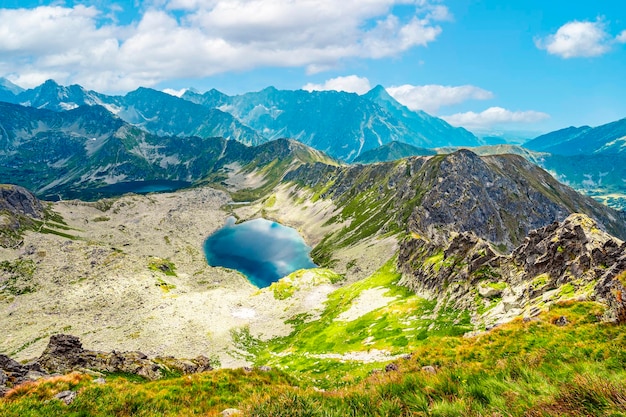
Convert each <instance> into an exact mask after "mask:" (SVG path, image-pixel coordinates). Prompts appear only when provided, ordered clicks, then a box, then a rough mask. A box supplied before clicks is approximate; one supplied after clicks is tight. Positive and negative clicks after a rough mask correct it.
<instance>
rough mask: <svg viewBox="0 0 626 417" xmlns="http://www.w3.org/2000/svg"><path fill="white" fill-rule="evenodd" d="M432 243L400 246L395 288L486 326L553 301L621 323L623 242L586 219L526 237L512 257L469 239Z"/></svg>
mask: <svg viewBox="0 0 626 417" xmlns="http://www.w3.org/2000/svg"><path fill="white" fill-rule="evenodd" d="M444 239H445V238H443V237H442V236H439V240H438V241H437V240H434V239H429V238H427V237H423V236H419V235H417V234H413V236H412V237H410V238H407V239H406V240H405V241H404V242H402V244H401V247H400V253H399V259H398V264H399V266H400V268H401V270H402V271H403V274H404V277H403V280H402V281H401V284H402V285H406V286H408V287H409V288H411V289H413V290H414V291H417V292H420V293H424V294H426V295H427V296H429V297H433V298H437V299H438V300H440V302H442V300H450V302H451V303H452V304H454V305H455V306H456V307H457V308H463V309H467V308H468V309H470V310H472V311H474V317H473V320H474V322H475V323H484V324H485V325H492V324H494V323H499V322H504V321H508V320H510V319H511V318H513V317H517V316H519V315H522V314H525V315H526V316H528V317H530V316H533V315H535V314H537V313H538V312H539V311H540V309H541V308H543V307H545V306H546V305H549V304H550V303H552V302H554V301H557V300H564V299H581V298H585V299H595V300H598V301H601V302H603V303H605V304H607V305H608V306H609V307H610V308H609V310H608V312H607V315H606V317H605V318H606V319H607V320H611V321H617V322H619V321H624V318H625V314H624V313H625V311H626V310H625V304H624V299H623V297H622V293H623V291H624V283H623V282H622V281H624V278H623V276H624V274H626V243H624V242H621V241H620V240H617V239H615V238H613V237H611V236H610V235H609V234H607V233H606V232H603V231H602V230H600V229H599V228H598V225H597V223H596V222H594V221H593V220H592V219H590V218H589V217H588V216H585V215H581V214H572V215H570V216H569V217H567V219H565V221H563V222H562V223H558V222H555V223H552V224H550V225H548V226H545V227H542V228H540V229H537V230H534V231H531V232H530V233H529V234H528V236H527V237H526V238H525V239H524V241H523V242H522V244H521V245H520V246H518V247H517V248H516V249H515V250H514V251H513V252H512V253H511V254H509V255H501V254H497V252H496V251H494V250H493V249H492V247H491V245H490V244H489V243H488V242H486V241H485V240H483V239H481V238H479V237H477V236H476V235H475V234H474V233H470V232H465V233H460V234H456V235H454V236H453V237H452V238H451V239H450V240H449V241H448V242H447V243H446V244H444V245H443V246H442V241H443V240H444Z"/></svg>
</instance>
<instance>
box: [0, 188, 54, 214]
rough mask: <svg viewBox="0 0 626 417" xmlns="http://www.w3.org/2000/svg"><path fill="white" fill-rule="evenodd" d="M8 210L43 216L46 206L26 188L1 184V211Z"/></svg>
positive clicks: (13, 212) (14, 212)
mask: <svg viewBox="0 0 626 417" xmlns="http://www.w3.org/2000/svg"><path fill="white" fill-rule="evenodd" d="M1 211H7V212H9V213H12V214H15V215H22V216H28V217H32V218H36V219H41V218H43V215H44V207H43V205H42V204H41V202H40V201H39V200H38V199H37V197H35V196H34V195H33V194H32V193H31V192H29V191H28V190H26V188H23V187H20V186H17V185H10V184H0V212H1Z"/></svg>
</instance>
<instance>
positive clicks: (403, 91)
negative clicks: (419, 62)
mask: <svg viewBox="0 0 626 417" xmlns="http://www.w3.org/2000/svg"><path fill="white" fill-rule="evenodd" d="M387 92H388V93H389V95H391V96H392V97H393V98H395V99H396V100H398V102H400V103H402V104H404V105H405V106H407V107H408V108H409V109H411V110H424V111H425V112H427V113H436V112H437V110H439V108H440V107H442V106H449V105H453V104H459V103H462V102H464V101H467V100H488V99H491V98H493V93H492V92H490V91H487V90H483V89H482V88H479V87H475V86H473V85H461V86H455V87H453V86H446V85H409V84H405V85H401V86H392V87H389V88H387Z"/></svg>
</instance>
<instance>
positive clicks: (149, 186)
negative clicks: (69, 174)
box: [39, 180, 191, 201]
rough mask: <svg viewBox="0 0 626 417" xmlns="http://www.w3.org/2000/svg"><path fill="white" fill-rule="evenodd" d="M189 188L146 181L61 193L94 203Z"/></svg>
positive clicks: (52, 198) (54, 196) (184, 183)
mask: <svg viewBox="0 0 626 417" xmlns="http://www.w3.org/2000/svg"><path fill="white" fill-rule="evenodd" d="M189 186H191V183H190V182H187V181H171V180H147V181H128V182H118V183H115V184H109V185H105V186H103V187H97V188H88V189H77V190H67V191H64V192H63V199H65V200H71V199H79V200H84V201H96V200H99V199H101V198H108V197H118V196H121V195H124V194H127V193H135V194H148V193H162V192H170V191H176V190H180V189H183V188H187V187H189ZM39 197H40V198H45V199H46V200H49V201H58V200H59V199H61V195H59V194H56V193H54V192H52V193H48V194H42V195H40V196H39Z"/></svg>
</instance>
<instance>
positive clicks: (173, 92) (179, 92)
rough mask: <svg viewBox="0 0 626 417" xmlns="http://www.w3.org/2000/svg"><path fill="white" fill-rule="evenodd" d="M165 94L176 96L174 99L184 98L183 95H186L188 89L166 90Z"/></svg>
mask: <svg viewBox="0 0 626 417" xmlns="http://www.w3.org/2000/svg"><path fill="white" fill-rule="evenodd" d="M163 92H164V93H165V94H169V95H170V96H174V97H182V96H183V94H185V93H186V92H187V89H186V88H183V89H181V90H173V89H171V88H166V89H164V90H163Z"/></svg>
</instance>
